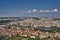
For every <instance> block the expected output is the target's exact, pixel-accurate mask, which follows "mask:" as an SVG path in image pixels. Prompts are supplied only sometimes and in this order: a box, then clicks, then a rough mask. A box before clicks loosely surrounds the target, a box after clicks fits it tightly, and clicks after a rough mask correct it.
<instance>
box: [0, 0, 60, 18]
mask: <svg viewBox="0 0 60 40" xmlns="http://www.w3.org/2000/svg"><path fill="white" fill-rule="evenodd" d="M34 9H35V11H36V10H37V11H39V10H54V9H57V10H58V12H48V13H43V12H42V13H41V12H38V13H37V12H31V13H29V12H28V10H31V11H33V10H34ZM10 16H15V17H30V16H32V17H33V16H36V17H41V16H45V17H48V16H49V17H50V16H52V17H54V16H56V17H60V0H0V17H10Z"/></svg>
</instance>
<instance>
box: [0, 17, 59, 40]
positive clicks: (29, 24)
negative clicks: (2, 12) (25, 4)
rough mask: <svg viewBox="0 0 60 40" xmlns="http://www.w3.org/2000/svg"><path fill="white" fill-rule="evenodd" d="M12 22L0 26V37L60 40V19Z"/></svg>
mask: <svg viewBox="0 0 60 40" xmlns="http://www.w3.org/2000/svg"><path fill="white" fill-rule="evenodd" d="M20 19H22V18H19V19H18V20H14V21H10V22H9V25H6V24H0V36H3V37H5V36H8V37H12V36H15V35H18V36H22V37H25V38H28V37H29V38H33V39H35V38H37V37H38V38H39V39H44V38H49V39H50V40H52V39H55V38H60V31H59V30H60V19H56V18H55V19H54V18H39V19H37V18H26V19H24V18H23V20H20ZM49 39H47V40H49ZM36 40H37V39H36Z"/></svg>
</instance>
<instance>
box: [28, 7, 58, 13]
mask: <svg viewBox="0 0 60 40" xmlns="http://www.w3.org/2000/svg"><path fill="white" fill-rule="evenodd" d="M31 12H32V13H33V12H38V13H52V12H59V10H58V9H56V8H55V9H53V10H37V9H33V10H29V11H28V13H31Z"/></svg>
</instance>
